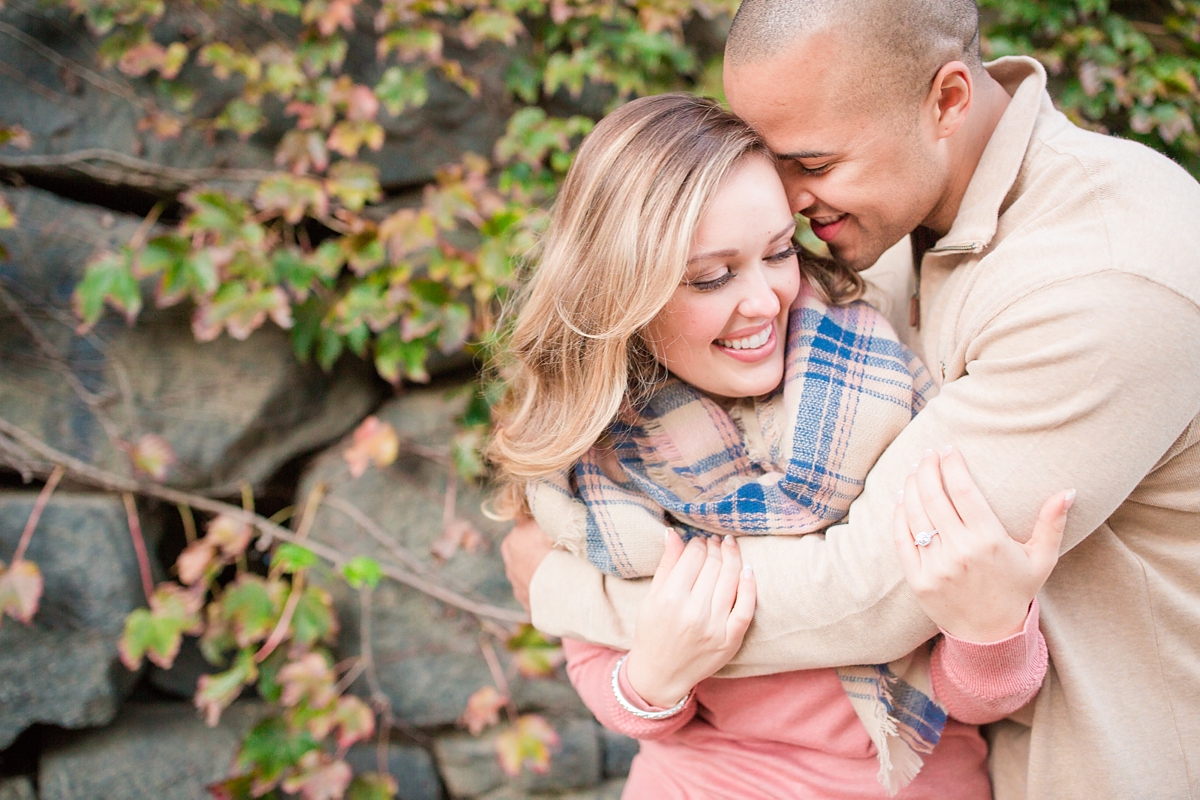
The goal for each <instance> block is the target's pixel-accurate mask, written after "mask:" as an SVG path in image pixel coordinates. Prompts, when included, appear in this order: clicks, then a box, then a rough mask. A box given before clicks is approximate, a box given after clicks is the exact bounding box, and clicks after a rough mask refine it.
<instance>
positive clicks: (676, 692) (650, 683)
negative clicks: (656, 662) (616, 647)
mask: <svg viewBox="0 0 1200 800" xmlns="http://www.w3.org/2000/svg"><path fill="white" fill-rule="evenodd" d="M624 669H625V680H627V681H628V682H629V688H631V689H633V691H634V692H635V693H636V694H637V696H638V697H639V698H641V699H642V700H643V701H645V702H646V703H649V704H650V705H652V706H654V707H656V708H671V707H673V706H675V705H678V703H679V702H680V700H681V699H683V698H686V697H687V696H688V694H689V693H690V692H691V690H692V685H691V684H688V685H687V686H682V685H676V684H677V683H678V681H676V680H672V679H671V678H670V677H668V678H667V679H666V680H663V677H664V676H662V675H661V674H656V673H660V672H661V670H656V669H654V668H653V667H652V666H650V665H647V664H646V662H645V659H642V658H639V657H638V654H637V651H636V650H632V651H630V653H629V654H628V655H627V656H626V657H625V662H624Z"/></svg>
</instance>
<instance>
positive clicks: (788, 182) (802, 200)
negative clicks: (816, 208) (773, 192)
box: [783, 175, 817, 214]
mask: <svg viewBox="0 0 1200 800" xmlns="http://www.w3.org/2000/svg"><path fill="white" fill-rule="evenodd" d="M783 188H784V190H785V191H786V192H787V198H788V206H789V207H790V208H791V210H792V213H793V214H799V213H800V212H801V211H803V210H804V209H806V208H808V207H809V206H811V205H813V204H814V203H816V202H817V196H816V195H815V194H813V193H812V192H811V191H809V189H808V186H807V181H806V180H805V179H804V177H803V176H800V175H789V176H788V177H787V178H785V179H784V181H783Z"/></svg>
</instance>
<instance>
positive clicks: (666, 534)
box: [663, 528, 671, 542]
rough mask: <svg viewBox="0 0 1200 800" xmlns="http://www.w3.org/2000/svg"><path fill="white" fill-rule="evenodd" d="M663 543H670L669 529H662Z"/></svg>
mask: <svg viewBox="0 0 1200 800" xmlns="http://www.w3.org/2000/svg"><path fill="white" fill-rule="evenodd" d="M663 541H666V542H669V541H671V529H670V528H664V529H663Z"/></svg>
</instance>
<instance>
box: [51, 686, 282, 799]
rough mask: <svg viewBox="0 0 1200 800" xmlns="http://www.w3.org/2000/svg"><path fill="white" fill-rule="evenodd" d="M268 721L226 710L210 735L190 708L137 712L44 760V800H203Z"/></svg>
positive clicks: (245, 708) (246, 708) (163, 706)
mask: <svg viewBox="0 0 1200 800" xmlns="http://www.w3.org/2000/svg"><path fill="white" fill-rule="evenodd" d="M262 714H263V707H262V706H261V705H259V704H254V703H245V704H242V703H238V704H234V705H233V706H231V707H230V708H229V709H227V710H226V711H225V713H224V715H223V716H222V717H221V724H220V725H219V726H217V727H216V728H209V727H207V726H206V725H205V724H204V721H203V720H201V719H200V718H199V717H198V716H197V714H196V710H195V709H194V708H192V707H191V706H190V705H188V704H186V703H152V704H144V705H143V704H130V705H129V706H127V707H126V708H125V709H123V710H122V712H121V715H120V716H119V717H118V718H117V720H116V722H115V723H113V725H112V726H110V727H108V728H104V729H102V730H96V731H88V732H87V733H84V734H76V735H74V736H71V737H69V738H68V739H67V740H66V741H64V742H61V743H59V744H57V745H51V746H50V747H49V748H48V749H47V750H46V752H44V753H43V754H42V760H41V765H40V767H39V775H38V785H39V789H40V791H41V798H42V800H200V798H204V797H208V793H207V792H206V791H205V790H204V787H205V786H207V785H208V784H210V783H213V782H214V781H218V780H221V779H222V778H225V777H227V776H228V775H229V770H230V766H231V764H232V762H233V757H234V755H235V754H236V752H237V749H238V745H239V743H240V742H241V740H242V737H243V736H244V735H245V734H246V732H247V731H249V729H250V728H251V727H252V726H253V725H254V723H255V722H257V721H258V719H259V718H260V717H261V716H262Z"/></svg>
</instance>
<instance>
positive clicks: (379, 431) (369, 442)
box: [342, 416, 400, 478]
mask: <svg viewBox="0 0 1200 800" xmlns="http://www.w3.org/2000/svg"><path fill="white" fill-rule="evenodd" d="M399 454H400V437H398V436H397V435H396V429H395V428H393V427H392V426H391V423H388V422H382V421H380V419H379V417H376V416H370V417H367V418H366V419H364V420H363V421H362V424H361V425H359V426H358V428H357V429H355V431H354V441H353V443H352V444H351V445H350V446H349V447H348V448H346V451H345V452H344V453H343V454H342V457H343V458H345V459H346V464H347V465H348V466H349V467H350V475H351V476H352V477H355V478H358V477H361V476H362V474H363V473H365V472H366V471H367V466H368V465H369V464H371V463H374V464H375V466H376V467H378V468H381V469H382V468H383V467H386V466H388V465H389V464H391V463H392V462H393V461H395V460H396V456H398V455H399Z"/></svg>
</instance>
